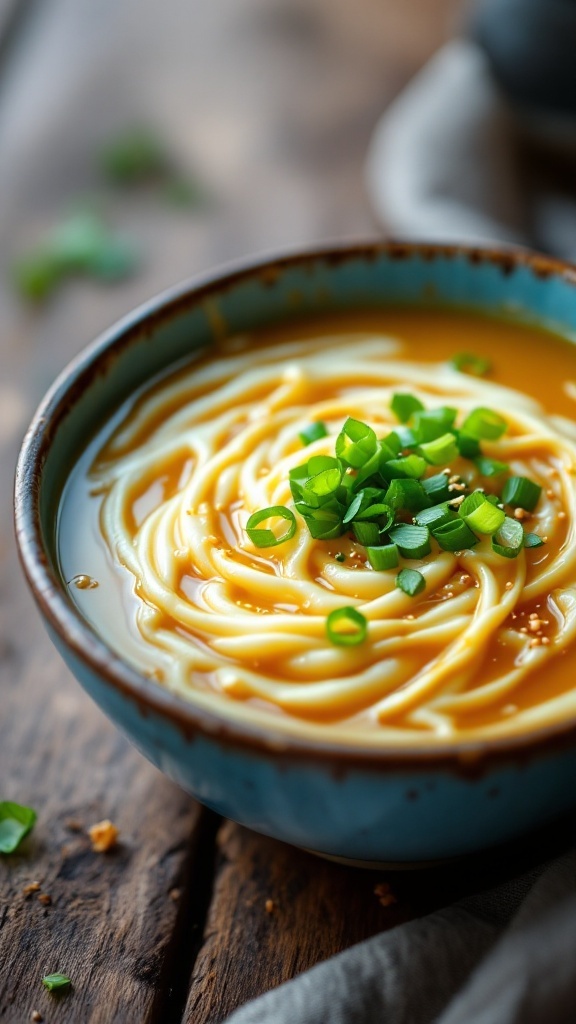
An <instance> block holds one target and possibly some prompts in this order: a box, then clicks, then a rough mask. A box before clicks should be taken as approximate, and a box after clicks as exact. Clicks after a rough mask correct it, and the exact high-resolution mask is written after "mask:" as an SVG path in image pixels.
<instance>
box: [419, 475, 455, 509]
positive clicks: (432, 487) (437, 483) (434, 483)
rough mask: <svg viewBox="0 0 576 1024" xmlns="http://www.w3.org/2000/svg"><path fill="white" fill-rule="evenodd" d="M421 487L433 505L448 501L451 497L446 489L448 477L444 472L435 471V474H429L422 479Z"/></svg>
mask: <svg viewBox="0 0 576 1024" xmlns="http://www.w3.org/2000/svg"><path fill="white" fill-rule="evenodd" d="M422 487H423V488H424V490H425V491H426V494H427V495H428V497H429V499H430V502H431V503H432V504H433V505H437V504H438V503H439V502H442V501H448V500H449V499H450V497H451V493H450V491H449V489H448V477H447V476H446V474H445V473H436V475H435V476H429V477H428V479H427V480H422Z"/></svg>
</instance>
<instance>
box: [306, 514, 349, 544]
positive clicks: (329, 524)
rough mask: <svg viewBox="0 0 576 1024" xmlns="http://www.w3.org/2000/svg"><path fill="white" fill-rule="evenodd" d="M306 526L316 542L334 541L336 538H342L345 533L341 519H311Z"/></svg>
mask: <svg viewBox="0 0 576 1024" xmlns="http://www.w3.org/2000/svg"><path fill="white" fill-rule="evenodd" d="M306 526H307V527H308V532H309V533H310V536H312V537H314V540H334V539H335V538H336V537H341V536H342V534H343V533H344V527H343V526H342V521H341V520H340V519H337V520H336V521H334V520H327V519H313V518H310V519H307V520H306Z"/></svg>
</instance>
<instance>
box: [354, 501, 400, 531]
mask: <svg viewBox="0 0 576 1024" xmlns="http://www.w3.org/2000/svg"><path fill="white" fill-rule="evenodd" d="M362 519H377V520H378V525H379V527H380V529H381V530H388V529H389V527H391V526H392V523H393V522H394V513H393V511H392V509H391V508H390V506H389V505H382V504H377V505H368V508H365V509H363V510H362V512H359V513H358V515H357V516H356V519H355V522H356V523H357V522H358V521H359V520H362Z"/></svg>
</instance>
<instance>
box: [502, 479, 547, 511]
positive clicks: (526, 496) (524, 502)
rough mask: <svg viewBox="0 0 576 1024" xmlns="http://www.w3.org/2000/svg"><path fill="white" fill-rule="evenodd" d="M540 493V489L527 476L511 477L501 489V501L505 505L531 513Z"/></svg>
mask: <svg viewBox="0 0 576 1024" xmlns="http://www.w3.org/2000/svg"><path fill="white" fill-rule="evenodd" d="M541 493H542V488H541V487H540V486H539V485H538V484H536V483H534V481H533V480H529V479H528V477H527V476H511V477H509V479H508V480H507V481H506V483H505V484H504V487H503V488H502V501H503V502H504V504H505V505H513V506H514V508H524V509H526V511H527V512H533V511H534V509H535V508H536V505H537V504H538V499H539V497H540V494H541Z"/></svg>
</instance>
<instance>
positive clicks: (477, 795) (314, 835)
mask: <svg viewBox="0 0 576 1024" xmlns="http://www.w3.org/2000/svg"><path fill="white" fill-rule="evenodd" d="M387 303H394V304H399V303H407V304H410V305H425V306H430V305H431V304H432V305H433V304H438V305H442V306H444V307H445V306H451V307H460V308H462V307H464V308H468V309H479V310H481V311H488V312H490V313H499V312H505V313H510V312H513V313H515V314H516V315H517V316H519V317H521V318H525V319H526V320H527V321H528V322H530V323H532V324H534V323H536V324H542V325H545V326H548V327H550V326H552V327H554V328H555V329H556V330H558V331H560V332H561V333H563V334H564V335H566V336H572V337H573V336H574V335H575V332H576V270H575V269H574V268H571V267H569V266H568V265H566V264H562V263H559V262H554V261H551V260H547V259H544V258H540V257H532V256H529V255H527V254H525V253H511V252H505V253H504V252H500V253H498V252H491V251H484V250H481V249H466V248H454V247H443V246H433V245H401V244H368V245H361V246H354V245H350V246H344V247H341V248H337V249H333V248H332V249H330V250H324V251H317V252H312V253H304V254H298V255H289V256H286V257H283V258H279V259H272V260H266V261H263V262H259V263H253V264H251V265H248V266H244V267H242V268H240V269H235V270H232V271H230V272H228V273H220V274H216V275H214V276H211V277H209V278H206V279H204V280H200V281H195V282H193V283H192V284H186V285H184V286H181V287H179V288H177V289H175V290H174V291H170V292H168V293H166V294H164V295H161V296H160V297H159V298H157V299H154V300H152V302H150V303H148V304H147V305H145V306H143V307H142V308H140V309H139V310H137V311H136V312H135V313H133V314H132V315H130V316H128V317H126V318H125V319H124V320H122V321H121V322H120V323H119V324H117V325H116V326H115V327H113V328H112V329H111V330H110V331H108V332H107V333H106V334H105V335H104V336H103V337H101V338H100V339H99V340H98V341H97V342H95V343H94V344H93V345H92V346H91V347H90V348H89V349H88V350H87V351H86V352H85V353H84V354H82V355H80V356H79V357H78V358H77V359H76V360H75V361H74V362H73V363H72V364H71V365H70V366H69V367H68V369H67V370H65V372H64V373H63V374H62V376H61V377H60V378H59V379H58V380H57V381H56V383H55V384H54V386H53V387H52V389H51V390H50V392H49V393H48V395H47V396H46V398H45V399H44V401H43V403H42V405H41V406H40V408H39V410H38V412H37V413H36V416H35V417H34V420H33V422H32V424H31V426H30V428H29V430H28V433H27V435H26V438H25V441H24V445H23V448H22V452H21V455H20V460H19V463H18V469H17V477H16V527H17V536H18V544H19V548H20V555H21V559H22V563H23V566H24V571H25V573H26V576H27V578H28V581H29V583H30V586H31V588H32V591H33V594H34V597H35V598H36V601H37V603H38V605H39V608H40V611H41V613H42V615H43V617H44V620H45V623H46V626H47V628H48V631H49V633H50V636H51V637H52V639H53V641H54V643H55V644H56V647H57V648H58V650H59V651H60V653H61V654H62V657H63V658H64V660H65V661H66V663H67V665H68V666H69V667H70V669H71V670H72V672H73V673H74V674H75V676H76V677H77V679H78V680H79V681H80V682H81V684H82V685H83V686H84V687H85V689H86V690H87V691H88V693H89V694H91V696H92V697H93V698H94V700H95V701H96V702H97V703H98V704H99V705H100V706H101V708H102V709H103V710H104V711H105V712H106V714H107V715H109V717H110V718H111V719H112V720H113V721H114V722H116V724H117V725H118V726H119V728H120V729H122V730H123V732H125V733H126V735H127V736H128V737H129V738H130V739H131V740H132V741H133V743H134V744H135V745H136V746H137V747H138V749H139V750H141V751H142V753H143V754H145V755H146V757H148V758H149V759H150V760H151V761H152V762H153V763H154V764H155V765H157V766H158V767H159V768H160V769H161V770H162V771H164V772H165V773H166V774H167V775H168V776H170V778H172V779H174V780H175V781H176V782H178V783H179V784H180V785H181V786H183V787H184V788H185V789H187V790H188V791H189V792H190V793H192V794H193V795H194V796H195V797H197V798H198V799H199V800H201V801H202V802H204V803H206V804H207V805H209V806H210V807H212V808H214V809H215V810H216V811H218V812H220V813H221V814H224V815H226V816H228V817H231V818H234V819H235V820H237V821H239V822H242V823H243V824H245V825H248V826H250V827H251V828H253V829H256V830H257V831H259V832H263V833H265V834H268V835H271V836H275V837H277V838H279V839H282V840H286V841H287V842H289V843H293V844H296V845H298V846H303V847H307V848H308V849H311V850H314V851H317V852H319V853H323V854H326V855H329V856H334V857H340V858H346V859H349V860H354V861H364V862H374V861H378V862H395V863H404V864H408V863H411V864H413V863H415V862H423V861H431V860H436V859H439V858H447V857H454V856H458V855H462V854H466V853H469V852H472V851H477V850H481V849H483V848H486V847H489V846H492V845H496V844H499V843H502V842H505V841H507V840H510V839H512V838H514V837H517V836H519V835H521V834H522V833H525V832H527V831H528V830H530V829H532V828H535V827H536V826H540V825H543V824H544V823H546V822H548V821H551V820H552V819H553V818H555V817H556V816H557V815H560V814H561V813H563V812H566V811H568V810H569V809H571V808H574V807H576V786H575V785H574V780H575V779H576V721H573V720H571V721H566V722H563V723H561V724H558V725H556V726H554V727H549V728H546V729H541V730H536V731H534V732H533V733H531V734H530V735H527V736H521V737H515V738H514V739H507V740H498V741H490V742H478V743H470V742H463V743H461V744H459V745H457V746H454V745H452V746H449V747H448V746H446V747H445V748H438V747H436V748H435V749H433V750H432V749H430V750H429V751H426V750H425V749H418V750H415V749H411V748H410V746H406V748H404V749H401V750H398V749H396V750H394V751H387V750H385V749H384V750H382V749H378V748H377V747H376V746H371V745H370V741H367V742H366V743H365V744H363V745H362V746H352V745H347V746H343V745H338V744H334V743H330V742H328V741H323V740H322V739H315V740H310V739H306V738H302V737H299V736H297V735H293V734H288V733H287V731H286V730H283V728H282V724H281V723H280V724H278V725H273V726H272V725H271V726H270V727H268V728H266V729H263V728H262V727H261V726H260V725H257V724H255V723H253V722H250V719H249V717H248V718H246V717H244V719H243V720H241V719H239V717H238V716H237V714H235V712H234V702H231V701H226V700H223V701H222V705H221V707H217V708H216V709H215V710H212V711H207V710H206V709H205V708H202V707H200V706H196V705H195V703H194V701H191V702H189V703H188V702H186V703H185V702H183V701H182V700H181V699H179V698H177V697H175V696H173V695H171V694H170V693H169V692H167V691H166V690H165V689H162V688H161V687H160V686H158V685H157V684H155V683H153V682H152V681H150V680H149V679H146V678H144V677H143V676H142V675H140V674H139V673H138V671H136V670H135V669H134V668H132V667H131V666H130V665H129V664H128V663H127V662H125V661H123V660H122V658H121V657H120V656H119V655H118V654H116V653H115V652H114V651H112V650H111V649H110V648H109V647H108V646H107V645H106V643H105V642H104V641H103V640H102V638H101V637H100V636H98V635H97V633H96V632H95V631H94V630H93V629H92V628H91V627H90V626H89V625H88V624H87V623H86V622H85V621H84V620H83V618H82V616H81V615H80V613H79V611H78V610H77V609H76V607H75V606H74V605H73V604H72V602H71V600H70V598H69V597H68V594H67V591H66V587H65V585H64V583H63V581H62V579H61V577H60V574H59V571H58V563H57V556H56V510H57V508H58V504H59V500H60V495H61V492H62V488H63V485H64V483H65V481H66V477H67V474H68V473H69V471H70V467H71V466H72V465H73V464H74V462H75V460H76V459H77V457H78V456H79V454H80V452H81V450H82V447H83V445H84V444H85V443H87V441H88V440H89V439H90V438H91V437H92V436H93V435H94V433H95V432H96V431H97V430H98V429H99V428H100V427H101V426H102V425H103V423H104V422H105V420H107V419H108V418H109V416H110V415H111V413H112V412H113V411H114V409H115V408H117V407H118V406H119V405H120V404H121V403H122V402H123V401H124V400H125V399H126V398H127V397H128V396H129V394H130V393H131V392H132V391H133V389H135V388H137V387H138V386H139V385H141V384H142V383H143V382H144V381H145V380H147V379H148V378H151V377H153V376H154V375H155V374H157V373H158V372H159V371H160V370H162V369H164V368H165V367H167V366H169V365H170V364H171V363H173V362H175V361H177V360H180V359H182V357H183V356H185V355H186V354H187V353H190V352H191V351H193V350H195V349H196V348H198V347H200V346H210V344H211V343H212V341H213V338H214V336H215V334H216V332H218V331H221V330H222V325H226V329H227V330H229V331H231V332H237V331H246V330H250V329H251V328H253V327H259V326H263V325H266V324H271V323H276V322H279V321H286V320H287V319H289V318H294V317H296V316H298V315H303V314H307V313H316V312H322V311H330V312H335V311H338V310H346V311H350V310H353V309H354V308H359V309H363V310H366V309H367V308H378V307H382V306H385V305H386V304H387ZM571 372H572V375H574V374H576V351H575V354H574V370H573V371H571Z"/></svg>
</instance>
